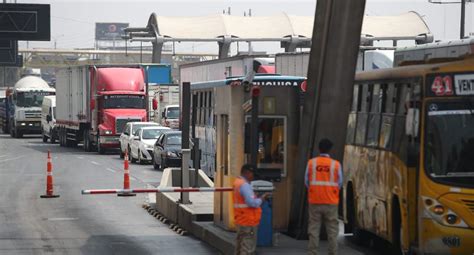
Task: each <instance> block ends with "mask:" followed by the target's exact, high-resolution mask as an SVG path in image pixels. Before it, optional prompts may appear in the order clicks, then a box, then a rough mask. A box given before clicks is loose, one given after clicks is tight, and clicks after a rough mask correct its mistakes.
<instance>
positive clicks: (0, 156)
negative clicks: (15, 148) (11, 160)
mask: <svg viewBox="0 0 474 255" xmlns="http://www.w3.org/2000/svg"><path fill="white" fill-rule="evenodd" d="M4 157H8V155H0V158H4Z"/></svg>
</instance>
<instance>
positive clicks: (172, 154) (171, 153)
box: [166, 151, 178, 157]
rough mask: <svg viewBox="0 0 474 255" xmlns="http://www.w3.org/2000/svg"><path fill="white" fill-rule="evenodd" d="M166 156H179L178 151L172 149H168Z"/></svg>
mask: <svg viewBox="0 0 474 255" xmlns="http://www.w3.org/2000/svg"><path fill="white" fill-rule="evenodd" d="M166 156H168V157H177V156H178V155H176V153H174V152H172V151H167V152H166Z"/></svg>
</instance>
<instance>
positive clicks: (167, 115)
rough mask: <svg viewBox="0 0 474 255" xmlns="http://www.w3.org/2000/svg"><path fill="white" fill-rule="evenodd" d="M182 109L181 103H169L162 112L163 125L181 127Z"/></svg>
mask: <svg viewBox="0 0 474 255" xmlns="http://www.w3.org/2000/svg"><path fill="white" fill-rule="evenodd" d="M179 119H180V109H179V105H167V106H165V108H164V109H163V112H161V125H163V126H164V127H169V128H173V129H178V128H179Z"/></svg>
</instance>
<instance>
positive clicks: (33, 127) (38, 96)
mask: <svg viewBox="0 0 474 255" xmlns="http://www.w3.org/2000/svg"><path fill="white" fill-rule="evenodd" d="M55 93H56V90H55V89H54V88H51V87H50V86H49V85H48V83H46V82H45V81H44V80H43V79H41V78H39V77H36V76H25V77H23V78H21V79H20V80H19V81H18V82H17V83H15V86H14V87H13V88H11V89H8V90H7V93H6V94H7V95H6V104H5V114H4V115H2V116H0V117H1V118H3V119H2V122H3V123H8V130H9V132H10V135H11V136H12V137H15V138H21V137H22V136H23V134H41V105H42V103H43V98H44V97H45V96H50V95H55Z"/></svg>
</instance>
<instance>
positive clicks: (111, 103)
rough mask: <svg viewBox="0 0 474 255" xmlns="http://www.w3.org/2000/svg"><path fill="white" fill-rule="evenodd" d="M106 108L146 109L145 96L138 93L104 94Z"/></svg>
mask: <svg viewBox="0 0 474 255" xmlns="http://www.w3.org/2000/svg"><path fill="white" fill-rule="evenodd" d="M104 108H105V109H145V97H144V96H136V95H107V96H104Z"/></svg>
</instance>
